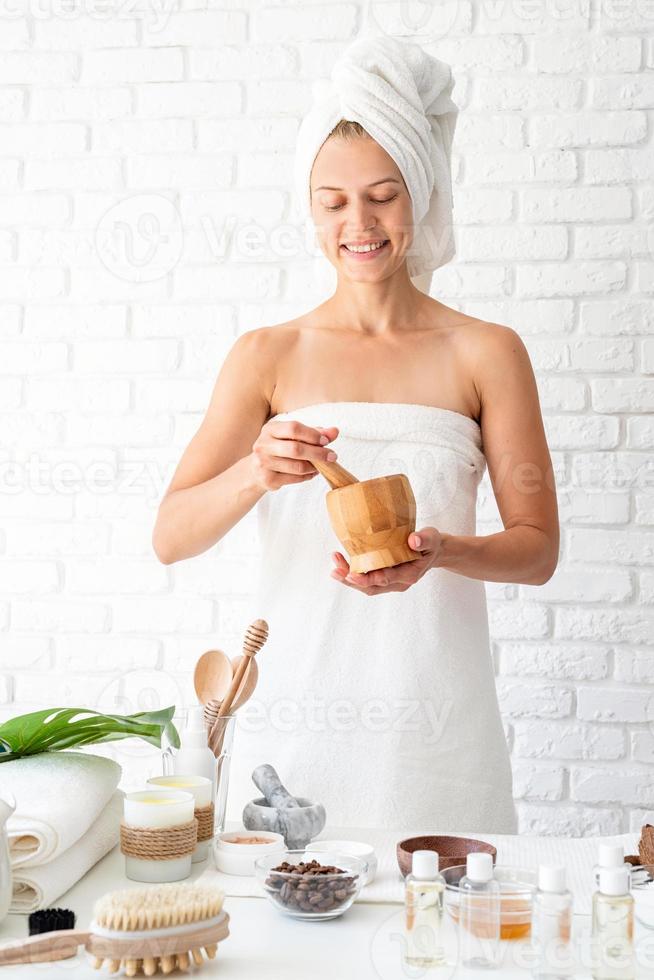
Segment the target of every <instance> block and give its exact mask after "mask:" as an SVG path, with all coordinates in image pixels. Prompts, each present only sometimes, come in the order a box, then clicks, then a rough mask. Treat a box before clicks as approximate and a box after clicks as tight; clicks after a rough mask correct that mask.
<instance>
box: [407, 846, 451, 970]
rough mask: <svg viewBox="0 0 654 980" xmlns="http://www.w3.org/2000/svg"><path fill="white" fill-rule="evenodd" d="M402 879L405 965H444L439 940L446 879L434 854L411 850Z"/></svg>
mask: <svg viewBox="0 0 654 980" xmlns="http://www.w3.org/2000/svg"><path fill="white" fill-rule="evenodd" d="M411 861H412V863H411V873H410V874H408V875H407V877H406V880H405V936H406V951H405V955H404V959H405V962H406V964H407V965H408V966H417V967H421V968H423V969H428V968H430V967H437V966H447V965H448V963H447V959H446V957H445V949H444V947H443V940H442V928H443V903H444V896H445V879H444V878H443V876H442V875H441V874H440V872H439V870H438V854H437V853H436V851H414V852H413V856H412V859H411Z"/></svg>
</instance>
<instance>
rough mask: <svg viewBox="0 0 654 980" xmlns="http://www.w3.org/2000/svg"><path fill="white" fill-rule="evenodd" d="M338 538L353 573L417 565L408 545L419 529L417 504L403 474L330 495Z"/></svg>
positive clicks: (356, 485) (340, 489) (331, 513)
mask: <svg viewBox="0 0 654 980" xmlns="http://www.w3.org/2000/svg"><path fill="white" fill-rule="evenodd" d="M326 500H327V511H328V513H329V519H330V521H331V524H332V527H333V529H334V533H335V534H336V537H337V538H338V540H339V541H340V542H341V544H342V545H343V547H344V548H345V551H346V552H347V554H348V555H349V558H350V571H352V572H371V571H373V569H375V568H390V567H391V566H393V565H399V564H400V563H401V562H403V561H414V560H415V559H416V558H417V557H418V552H416V551H413V550H412V549H411V548H410V547H409V545H408V544H407V538H408V537H409V535H410V534H411V532H412V531H415V529H416V501H415V497H414V496H413V490H412V489H411V484H410V483H409V481H408V479H407V477H406V476H405V475H404V473H392V474H391V475H390V476H379V477H375V478H374V479H372V480H361V481H359V482H357V483H350V484H348V485H347V486H345V487H338V488H337V489H335V490H330V491H329V492H328V493H327V497H326Z"/></svg>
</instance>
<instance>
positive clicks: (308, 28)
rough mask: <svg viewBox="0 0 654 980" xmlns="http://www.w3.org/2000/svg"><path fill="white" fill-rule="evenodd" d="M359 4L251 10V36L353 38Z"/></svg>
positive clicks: (269, 38)
mask: <svg viewBox="0 0 654 980" xmlns="http://www.w3.org/2000/svg"><path fill="white" fill-rule="evenodd" d="M357 14H358V8H357V6H355V5H354V4H344V3H341V4H336V5H334V6H328V5H322V6H321V5H318V6H315V7H314V6H311V7H309V6H304V7H291V6H288V7H263V8H257V9H256V10H254V11H253V12H252V18H251V19H252V27H251V30H252V40H253V41H255V42H257V41H258V42H261V41H264V40H265V41H266V42H275V41H277V42H281V41H283V42H286V43H289V42H293V41H311V40H314V39H316V38H320V40H321V41H337V40H338V41H346V40H354V37H355V34H356V27H357V19H358V18H357Z"/></svg>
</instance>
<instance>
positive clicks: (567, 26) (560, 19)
mask: <svg viewBox="0 0 654 980" xmlns="http://www.w3.org/2000/svg"><path fill="white" fill-rule="evenodd" d="M587 16H588V15H587V14H586V13H585V11H584V10H583V8H581V7H566V9H565V16H562V15H561V8H558V7H552V6H550V5H549V4H545V3H543V4H533V3H513V4H501V5H497V4H484V5H483V6H482V7H481V8H480V10H479V26H478V29H479V30H480V31H481V33H482V34H490V35H494V34H518V35H527V36H528V35H530V34H535V35H537V36H541V35H545V36H547V37H548V39H549V38H550V37H551V36H552V35H555V39H554V41H553V42H552V43H553V44H556V45H558V39H559V37H560V38H561V39H562V40H563V39H564V37H565V34H567V33H568V32H569V33H570V34H572V35H575V34H579V33H583V32H584V31H585V30H586V29H587V20H586V18H587Z"/></svg>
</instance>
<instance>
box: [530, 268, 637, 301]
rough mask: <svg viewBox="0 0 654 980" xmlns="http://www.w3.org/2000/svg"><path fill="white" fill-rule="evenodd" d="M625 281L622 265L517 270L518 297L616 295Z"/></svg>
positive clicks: (624, 270) (624, 269) (625, 276)
mask: <svg viewBox="0 0 654 980" xmlns="http://www.w3.org/2000/svg"><path fill="white" fill-rule="evenodd" d="M626 278H627V269H626V266H625V263H624V262H572V261H568V262H566V263H558V264H557V263H554V262H549V263H546V262H541V263H538V265H533V266H530V265H525V266H517V268H516V291H517V293H518V295H519V296H521V297H524V296H542V297H545V296H560V295H561V294H567V295H572V296H575V295H579V294H583V293H586V294H587V293H605V292H616V291H617V290H620V289H622V288H623V286H624V284H625V281H626Z"/></svg>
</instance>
